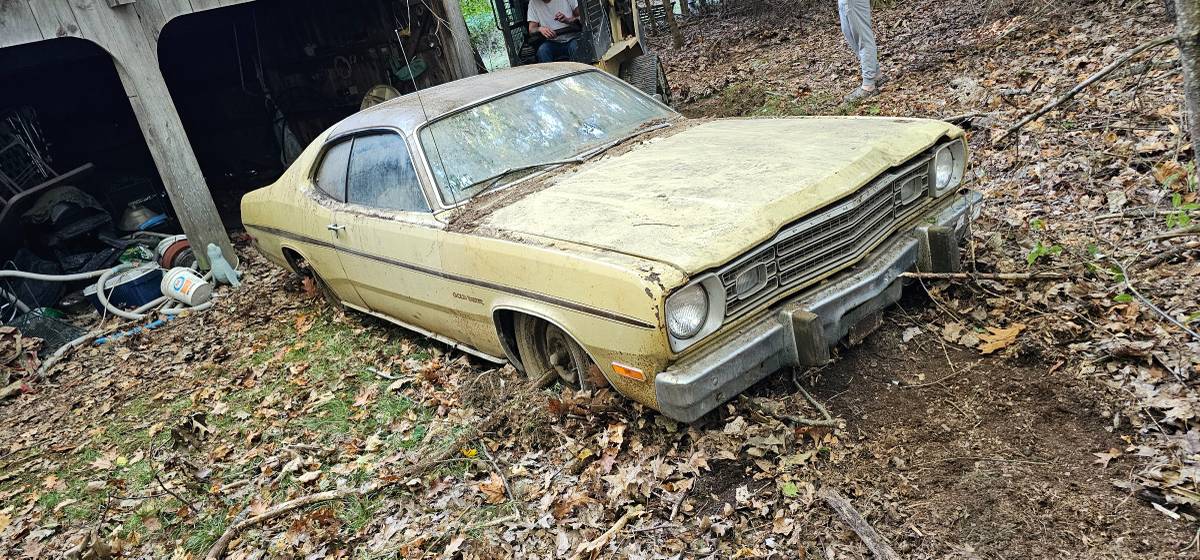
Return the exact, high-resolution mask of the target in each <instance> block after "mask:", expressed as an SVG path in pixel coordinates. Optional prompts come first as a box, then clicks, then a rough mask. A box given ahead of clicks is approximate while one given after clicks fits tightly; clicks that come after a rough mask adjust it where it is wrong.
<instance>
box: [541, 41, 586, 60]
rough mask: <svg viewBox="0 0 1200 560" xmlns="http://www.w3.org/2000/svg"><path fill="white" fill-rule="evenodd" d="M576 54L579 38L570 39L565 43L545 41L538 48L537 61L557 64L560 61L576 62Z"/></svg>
mask: <svg viewBox="0 0 1200 560" xmlns="http://www.w3.org/2000/svg"><path fill="white" fill-rule="evenodd" d="M577 52H579V37H575V38H572V39H571V40H570V41H567V42H565V43H559V42H557V41H551V40H549V39H547V40H546V41H543V42H542V44H541V45H539V46H538V50H537V61H538V62H558V61H560V60H576V58H575V54H576V53H577Z"/></svg>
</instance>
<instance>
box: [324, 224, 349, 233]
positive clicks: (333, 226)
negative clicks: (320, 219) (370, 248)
mask: <svg viewBox="0 0 1200 560" xmlns="http://www.w3.org/2000/svg"><path fill="white" fill-rule="evenodd" d="M325 229H327V230H329V231H332V232H334V233H337V232H339V231H345V230H346V226H343V225H341V224H329V225H327V226H325Z"/></svg>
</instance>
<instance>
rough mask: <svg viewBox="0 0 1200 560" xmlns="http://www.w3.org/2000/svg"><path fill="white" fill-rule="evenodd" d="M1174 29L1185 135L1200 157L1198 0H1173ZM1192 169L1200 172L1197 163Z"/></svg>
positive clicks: (1199, 35) (1199, 6)
mask: <svg viewBox="0 0 1200 560" xmlns="http://www.w3.org/2000/svg"><path fill="white" fill-rule="evenodd" d="M1175 22H1176V32H1177V33H1178V34H1179V39H1178V41H1179V59H1180V62H1181V63H1182V64H1183V95H1184V99H1185V100H1186V102H1187V103H1186V105H1187V111H1186V114H1185V117H1186V118H1187V127H1188V135H1189V136H1190V137H1191V140H1192V161H1194V162H1195V161H1200V159H1198V158H1197V155H1198V154H1200V146H1198V145H1197V144H1198V143H1200V0H1176V2H1175ZM1193 172H1200V165H1197V166H1196V167H1195V168H1194V169H1193Z"/></svg>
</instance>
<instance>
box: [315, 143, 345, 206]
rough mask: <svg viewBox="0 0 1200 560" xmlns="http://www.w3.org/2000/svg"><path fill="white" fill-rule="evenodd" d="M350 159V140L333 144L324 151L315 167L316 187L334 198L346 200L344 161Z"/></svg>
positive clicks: (341, 200)
mask: <svg viewBox="0 0 1200 560" xmlns="http://www.w3.org/2000/svg"><path fill="white" fill-rule="evenodd" d="M349 159H350V141H349V140H347V141H345V142H342V143H341V144H335V145H334V146H333V147H332V148H329V149H328V150H326V151H325V157H324V158H321V167H319V168H318V169H317V177H316V179H317V188H319V189H321V191H322V192H324V193H325V194H327V195H329V196H331V197H333V198H334V200H337V201H340V202H345V201H346V162H347V161H349Z"/></svg>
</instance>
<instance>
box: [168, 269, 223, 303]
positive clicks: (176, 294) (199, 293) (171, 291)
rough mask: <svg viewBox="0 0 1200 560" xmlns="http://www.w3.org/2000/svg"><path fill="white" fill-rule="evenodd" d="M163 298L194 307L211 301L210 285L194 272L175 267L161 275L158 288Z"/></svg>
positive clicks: (211, 289)
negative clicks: (160, 282)
mask: <svg viewBox="0 0 1200 560" xmlns="http://www.w3.org/2000/svg"><path fill="white" fill-rule="evenodd" d="M159 288H160V289H161V290H162V293H163V295H164V296H167V297H169V298H171V299H173V300H176V301H180V302H183V303H184V304H186V305H188V306H191V307H195V306H197V305H200V304H202V303H207V302H208V300H210V299H212V292H213V288H212V284H209V283H208V282H205V281H204V279H203V278H201V277H199V276H197V275H196V271H194V270H192V269H190V268H185V267H182V266H177V267H175V268H172V269H171V270H169V271H167V273H166V274H164V275H163V279H162V284H161V285H160V286H159Z"/></svg>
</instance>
